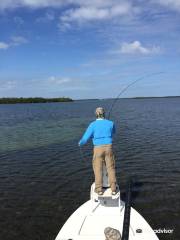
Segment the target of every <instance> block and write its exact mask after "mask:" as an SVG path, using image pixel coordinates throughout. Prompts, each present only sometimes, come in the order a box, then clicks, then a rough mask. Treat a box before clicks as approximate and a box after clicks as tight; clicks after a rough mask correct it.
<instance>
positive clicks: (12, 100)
mask: <svg viewBox="0 0 180 240" xmlns="http://www.w3.org/2000/svg"><path fill="white" fill-rule="evenodd" d="M72 101H73V100H72V99H71V98H68V97H59V98H42V97H30V98H24V97H20V98H9V97H8V98H6V97H5V98H0V104H14V103H51V102H72Z"/></svg>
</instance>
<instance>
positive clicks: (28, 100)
mask: <svg viewBox="0 0 180 240" xmlns="http://www.w3.org/2000/svg"><path fill="white" fill-rule="evenodd" d="M153 98H180V96H163V97H129V98H125V97H122V98H118V99H153ZM114 99H117V98H102V99H98V98H89V99H75V100H74V99H71V98H68V97H60V98H42V97H31V98H24V97H20V98H16V97H14V98H9V97H3V98H0V104H16V103H53V102H74V101H98V100H99V101H103V100H114Z"/></svg>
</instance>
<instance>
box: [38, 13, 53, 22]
mask: <svg viewBox="0 0 180 240" xmlns="http://www.w3.org/2000/svg"><path fill="white" fill-rule="evenodd" d="M54 19H55V14H54V12H53V11H47V12H46V13H45V15H44V16H42V17H38V18H37V19H36V22H37V23H47V22H51V21H53V20H54Z"/></svg>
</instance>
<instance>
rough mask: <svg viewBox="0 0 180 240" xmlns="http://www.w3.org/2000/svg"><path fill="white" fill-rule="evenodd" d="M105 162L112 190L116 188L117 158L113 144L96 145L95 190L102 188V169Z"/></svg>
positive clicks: (94, 164) (94, 158)
mask: <svg viewBox="0 0 180 240" xmlns="http://www.w3.org/2000/svg"><path fill="white" fill-rule="evenodd" d="M103 162H104V163H105V166H106V169H107V173H108V178H109V183H110V187H111V190H112V191H115V190H116V175H115V160H114V155H113V150H112V144H108V145H101V146H96V147H94V155H93V170H94V175H95V191H96V192H98V191H101V190H102V181H103V178H102V169H103Z"/></svg>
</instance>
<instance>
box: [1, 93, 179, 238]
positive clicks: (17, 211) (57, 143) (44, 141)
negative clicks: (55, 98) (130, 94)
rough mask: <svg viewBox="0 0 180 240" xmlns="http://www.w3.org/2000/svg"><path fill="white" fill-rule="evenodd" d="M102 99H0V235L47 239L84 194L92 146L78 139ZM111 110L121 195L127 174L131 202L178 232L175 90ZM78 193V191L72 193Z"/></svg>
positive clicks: (90, 177)
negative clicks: (131, 179)
mask: <svg viewBox="0 0 180 240" xmlns="http://www.w3.org/2000/svg"><path fill="white" fill-rule="evenodd" d="M111 103H112V102H111V101H110V100H105V101H77V102H73V103H49V104H48V103H47V104H16V105H0V133H1V137H0V239H2V240H15V239H20V240H31V239H32V240H42V239H43V240H51V239H52V240H53V239H54V238H55V236H56V235H57V233H58V232H59V230H60V228H61V227H62V225H63V223H64V222H65V221H66V219H67V218H68V216H69V215H71V213H72V212H73V211H74V210H75V209H76V208H77V207H79V206H80V205H81V204H82V203H84V202H85V201H87V200H88V199H89V190H90V185H91V183H92V181H93V173H92V168H91V155H92V146H91V144H88V145H87V146H85V147H84V151H83V152H84V155H85V157H86V161H85V160H83V159H82V158H81V155H80V152H79V149H78V146H77V143H78V141H79V139H80V136H81V135H82V133H83V131H84V130H85V128H86V127H87V125H88V123H89V122H90V121H91V120H93V118H94V116H93V112H94V109H95V108H96V107H97V106H104V107H106V109H108V108H109V106H110V105H111ZM112 118H113V119H114V120H115V122H116V125H117V134H116V137H115V139H114V140H115V141H114V149H115V155H116V170H117V178H118V182H119V185H120V188H121V192H122V198H123V199H124V191H125V186H126V182H127V180H128V178H129V177H130V176H131V177H134V179H135V181H136V183H135V186H134V189H133V197H134V198H133V206H134V208H135V209H136V210H138V211H139V212H140V213H141V214H142V215H143V216H144V217H145V219H146V220H147V221H148V222H149V223H150V225H151V226H152V228H153V229H159V228H161V229H164V228H166V229H173V230H174V232H173V234H159V235H158V236H159V238H160V239H161V240H166V239H169V240H179V239H180V230H179V229H180V223H179V222H180V98H172V99H167V98H164V99H139V100H138V99H136V100H135V99H134V100H133V99H129V100H128V99H121V100H119V101H118V102H117V104H116V106H115V108H114V110H113V114H112ZM79 193H80V194H79Z"/></svg>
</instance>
